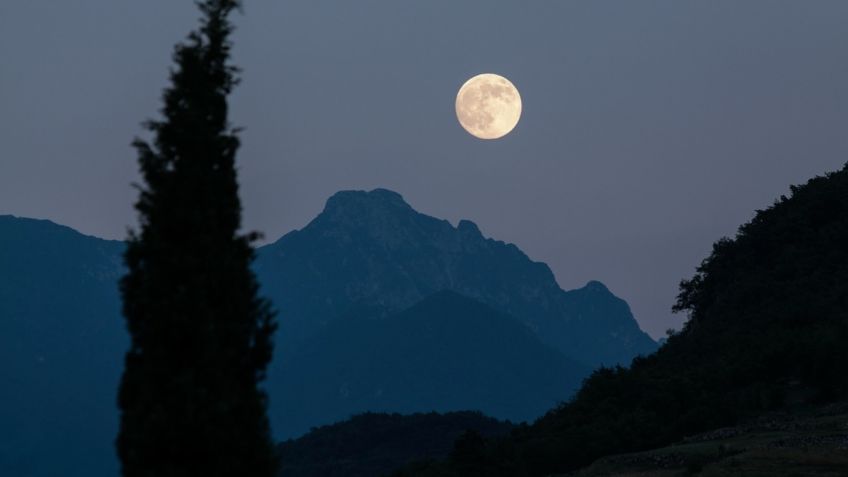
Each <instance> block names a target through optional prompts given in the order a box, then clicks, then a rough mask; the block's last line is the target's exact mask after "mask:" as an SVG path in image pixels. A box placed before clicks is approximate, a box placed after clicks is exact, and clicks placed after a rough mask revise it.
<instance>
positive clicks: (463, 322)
mask: <svg viewBox="0 0 848 477" xmlns="http://www.w3.org/2000/svg"><path fill="white" fill-rule="evenodd" d="M281 368H282V369H281V370H280V371H279V373H278V375H277V376H279V377H277V376H275V378H274V380H273V381H272V384H271V386H272V387H271V389H270V391H271V393H272V394H271V395H272V397H273V399H276V400H277V403H276V404H275V406H274V409H275V410H277V411H278V413H277V415H276V418H277V419H278V421H279V422H280V425H281V426H282V428H283V429H285V431H286V434H287V435H289V434H292V435H299V434H302V433H303V432H305V431H307V430H308V429H309V428H310V427H312V426H314V425H315V423H332V422H335V421H340V420H342V419H345V418H347V417H349V416H350V415H352V414H356V413H359V412H363V411H364V410H368V411H375V412H400V413H413V412H418V411H437V412H444V411H451V410H459V409H475V410H479V411H482V412H483V413H485V414H488V415H492V416H498V417H500V418H505V419H510V420H513V421H525V420H532V419H534V418H536V417H538V416H540V415H542V414H543V413H544V412H545V411H546V410H547V409H549V408H551V407H553V406H554V405H556V404H557V403H558V402H559V401H562V400H564V399H565V398H567V397H568V396H570V395H571V393H572V392H573V391H574V390H575V389H576V388H577V386H578V385H579V383H580V380H582V379H583V377H585V376H586V375H587V374H588V371H589V370H588V369H587V368H585V367H584V366H583V365H581V364H578V363H576V362H574V361H573V360H569V359H567V358H565V357H564V356H563V355H562V354H561V353H559V352H558V351H556V350H554V349H552V348H549V347H547V346H546V345H544V344H542V343H541V342H539V340H538V338H537V337H536V335H535V333H533V332H532V331H530V330H529V329H527V328H526V327H525V326H523V325H522V324H521V323H520V322H518V321H517V320H515V319H514V318H512V317H510V316H507V315H504V314H502V313H499V312H497V311H495V310H493V309H492V308H491V307H489V306H486V305H483V304H482V303H479V302H477V301H475V300H473V299H471V298H467V297H465V296H462V295H459V294H457V293H455V292H451V291H441V292H437V293H435V294H433V295H430V296H428V297H426V298H425V299H424V300H422V301H420V302H418V303H417V304H415V305H413V306H412V307H411V308H408V309H406V310H404V311H401V312H399V313H396V314H393V315H390V316H385V317H380V318H374V317H373V316H371V315H367V314H366V315H364V316H347V317H345V318H344V319H339V320H335V321H333V322H332V323H331V324H330V325H329V326H328V327H327V328H325V329H324V330H322V331H321V332H319V333H317V334H316V335H314V336H312V337H311V338H309V339H307V340H306V342H305V343H304V346H302V347H301V348H300V351H298V352H295V353H290V354H289V355H288V356H287V357H286V358H283V362H282V364H281Z"/></svg>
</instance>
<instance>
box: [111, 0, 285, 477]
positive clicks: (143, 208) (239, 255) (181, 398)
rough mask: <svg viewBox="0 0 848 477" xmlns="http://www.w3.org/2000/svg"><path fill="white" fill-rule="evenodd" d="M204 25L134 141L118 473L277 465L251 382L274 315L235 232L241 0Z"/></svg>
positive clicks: (247, 244)
mask: <svg viewBox="0 0 848 477" xmlns="http://www.w3.org/2000/svg"><path fill="white" fill-rule="evenodd" d="M198 6H199V8H200V10H201V12H202V14H203V16H202V20H201V26H200V28H199V29H198V30H196V31H194V32H192V33H191V34H190V35H189V36H188V40H187V42H186V43H184V44H180V45H177V47H176V49H175V53H174V60H175V62H176V67H175V68H174V69H173V70H172V72H171V85H170V87H169V88H167V89H166V90H165V93H164V96H163V100H164V106H163V108H162V110H161V112H162V119H161V120H157V121H150V122H148V123H147V124H146V126H147V128H148V129H149V130H150V131H151V132H152V133H153V141H152V144H151V143H148V142H145V141H143V140H136V141H135V142H134V146H135V147H136V149H137V151H138V156H139V165H140V169H141V173H142V176H143V178H144V182H145V183H146V186H142V187H140V197H139V199H138V202H137V203H136V209H137V210H138V212H139V218H140V230H139V231H138V232H133V233H131V234H130V238H129V244H128V247H127V251H126V254H125V260H126V264H127V267H128V273H127V275H126V276H125V277H124V278H123V280H122V282H121V292H122V296H123V300H124V306H123V313H124V316H125V318H126V321H127V326H128V329H129V332H130V335H131V339H132V343H131V347H130V349H129V351H128V352H127V355H126V364H125V371H124V375H123V378H122V381H121V388H120V392H119V398H118V401H119V407H120V409H121V429H120V433H119V435H118V439H117V448H118V454H119V457H120V458H121V461H122V470H123V475H124V476H127V477H130V476H133V477H134V476H157V477H160V476H162V477H164V476H201V475H202V476H205V477H208V476H271V475H274V473H275V469H276V461H275V458H274V452H273V445H272V442H271V437H270V431H269V426H268V421H267V417H266V397H265V394H264V393H263V392H262V390H261V389H260V388H259V383H260V382H261V381H262V379H263V378H264V371H265V367H266V366H267V364H268V362H269V360H270V358H271V351H272V344H271V335H272V333H273V331H274V328H275V324H274V321H273V313H272V312H271V311H270V307H269V304H268V303H267V302H266V301H264V300H263V299H261V298H259V297H258V296H257V289H258V286H257V283H256V279H255V277H254V275H253V273H252V271H251V269H250V263H251V261H252V259H253V254H254V252H253V248H252V247H251V241H252V240H253V239H254V238H255V235H254V234H248V235H241V234H240V233H239V229H240V226H241V224H240V221H241V204H240V201H239V197H238V184H237V178H236V171H235V164H234V163H235V154H236V150H237V149H238V146H239V140H238V137H237V131H236V130H234V129H232V128H231V126H230V124H229V122H228V119H227V116H228V114H227V109H228V107H227V96H228V94H229V93H230V92H231V90H232V88H233V87H234V86H235V84H236V83H237V79H236V73H237V69H236V68H235V67H233V66H232V65H230V64H229V63H228V60H229V54H230V41H229V35H230V33H231V32H232V29H233V28H232V25H231V24H230V23H229V21H228V16H229V14H230V13H231V12H232V11H233V10H234V9H236V8H237V7H238V6H239V2H237V1H235V0H206V1H204V2H202V3H199V4H198Z"/></svg>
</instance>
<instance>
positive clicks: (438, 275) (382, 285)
mask: <svg viewBox="0 0 848 477" xmlns="http://www.w3.org/2000/svg"><path fill="white" fill-rule="evenodd" d="M256 270H257V272H258V274H259V278H260V282H261V283H262V284H263V287H264V290H263V291H264V293H265V294H266V295H267V296H268V297H269V298H271V300H272V301H273V302H274V304H275V306H276V307H277V308H278V309H279V310H280V313H281V315H280V316H281V319H282V322H283V323H284V326H285V332H283V333H281V335H282V339H283V340H284V343H286V344H289V345H291V346H292V347H297V345H298V344H299V343H300V342H301V341H302V340H303V339H304V338H305V337H307V336H310V335H311V334H312V333H314V332H315V331H316V330H318V329H321V328H322V327H323V326H325V325H326V324H327V323H329V322H331V321H333V320H335V319H337V318H338V317H340V316H342V315H343V314H344V313H346V312H347V311H348V310H349V309H350V308H351V307H354V306H357V307H362V306H370V307H373V308H374V309H375V311H381V312H383V313H391V312H394V311H399V310H402V309H404V308H406V307H409V306H411V305H413V304H414V303H416V302H417V301H419V300H421V299H423V298H424V297H426V296H428V295H430V294H432V293H435V292H437V291H441V290H452V291H455V292H457V293H460V294H462V295H465V296H467V297H470V298H474V299H476V300H478V301H480V302H482V303H485V304H487V305H489V306H491V307H492V308H494V309H496V310H498V311H501V312H503V313H507V314H509V315H511V316H514V317H516V318H518V319H519V321H521V322H522V323H524V324H525V325H526V326H527V327H528V328H530V329H531V330H532V331H534V332H535V333H536V335H537V336H538V337H539V339H541V340H542V341H543V342H545V343H547V344H549V345H550V346H552V347H553V348H555V349H558V350H560V351H562V352H563V353H564V354H566V355H568V356H570V357H573V358H575V359H577V360H579V361H581V362H583V363H585V364H587V365H589V366H591V367H595V366H597V365H599V364H607V365H613V364H617V363H620V364H625V365H626V364H629V363H630V360H631V359H633V357H634V356H637V355H640V354H646V353H650V352H652V351H654V350H655V349H656V343H655V342H654V341H653V340H652V339H651V338H650V337H649V336H648V335H647V334H646V333H644V332H643V331H641V330H640V329H639V326H638V324H637V323H636V320H635V319H634V318H633V315H632V314H631V313H630V309H629V307H628V306H627V303H625V302H624V301H623V300H621V299H618V298H616V297H615V296H614V295H612V294H611V293H610V292H609V291H608V290H607V289H606V287H605V286H603V285H602V284H601V283H600V282H590V283H589V284H588V285H587V286H586V287H584V288H581V289H578V290H572V291H563V290H562V289H561V288H560V287H559V285H557V283H556V280H555V279H554V275H553V273H552V272H551V270H550V268H549V267H548V266H547V265H545V264H544V263H541V262H534V261H532V260H530V259H529V258H528V257H527V255H525V254H524V253H523V252H522V251H521V250H519V249H518V247H516V246H515V245H513V244H507V243H504V242H501V241H497V240H492V239H487V238H485V237H483V235H482V234H481V233H480V230H479V229H478V228H477V226H476V225H475V224H474V223H473V222H471V221H468V220H462V221H460V222H459V224H458V226H457V227H454V226H452V225H451V224H450V223H449V222H448V221H447V220H440V219H437V218H434V217H430V216H428V215H424V214H421V213H419V212H416V211H415V210H414V209H413V208H412V207H410V206H409V204H407V203H406V202H405V201H404V200H403V198H402V197H401V196H400V195H399V194H397V193H396V192H392V191H389V190H386V189H375V190H373V191H370V192H364V191H343V192H339V193H337V194H335V195H333V196H332V197H330V199H329V200H328V201H327V204H326V206H325V207H324V210H323V211H322V212H321V214H319V215H318V216H317V217H316V218H315V219H314V220H313V221H312V222H310V223H309V224H308V225H307V226H306V227H304V228H303V229H301V230H296V231H293V232H290V233H288V234H286V235H285V236H283V237H282V238H281V239H280V240H278V241H277V242H275V243H273V244H271V245H268V246H265V247H262V248H261V249H260V251H259V259H258V261H257V264H256Z"/></svg>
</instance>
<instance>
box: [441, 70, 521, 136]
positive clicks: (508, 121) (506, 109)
mask: <svg viewBox="0 0 848 477" xmlns="http://www.w3.org/2000/svg"><path fill="white" fill-rule="evenodd" d="M456 117H457V119H458V120H459V124H461V125H462V127H463V128H464V129H465V130H466V131H468V133H469V134H471V135H472V136H475V137H478V138H480V139H497V138H500V137H503V136H505V135H507V134H508V133H509V132H510V131H512V130H513V128H515V125H516V124H518V120H519V118H520V117H521V95H520V94H519V93H518V89H517V88H516V87H515V85H513V84H512V83H511V82H510V81H509V80H508V79H506V78H504V77H503V76H500V75H496V74H492V73H484V74H481V75H477V76H475V77H473V78H471V79H469V80H468V81H466V82H465V84H463V85H462V87H461V88H460V89H459V92H458V93H457V95H456Z"/></svg>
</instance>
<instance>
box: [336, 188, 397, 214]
mask: <svg viewBox="0 0 848 477" xmlns="http://www.w3.org/2000/svg"><path fill="white" fill-rule="evenodd" d="M365 208H368V209H374V208H381V209H395V210H412V207H410V206H409V204H407V203H406V201H405V200H403V196H402V195H400V194H398V193H397V192H395V191H391V190H389V189H373V190H371V191H364V190H343V191H339V192H336V193H335V194H333V195H332V196H331V197H330V198H329V199H327V203H326V205H325V206H324V213H330V214H333V213H337V212H351V211H355V210H363V209H365Z"/></svg>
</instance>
